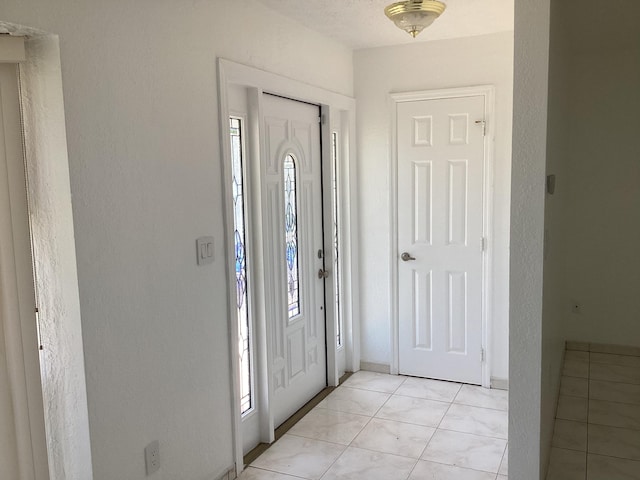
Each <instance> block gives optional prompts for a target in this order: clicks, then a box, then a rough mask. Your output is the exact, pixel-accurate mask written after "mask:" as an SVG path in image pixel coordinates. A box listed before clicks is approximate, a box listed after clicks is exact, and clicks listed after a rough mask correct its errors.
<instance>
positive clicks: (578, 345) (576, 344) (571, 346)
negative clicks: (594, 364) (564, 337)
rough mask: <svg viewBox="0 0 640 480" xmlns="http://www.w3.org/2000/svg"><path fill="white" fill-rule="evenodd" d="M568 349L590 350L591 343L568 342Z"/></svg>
mask: <svg viewBox="0 0 640 480" xmlns="http://www.w3.org/2000/svg"><path fill="white" fill-rule="evenodd" d="M567 350H577V351H581V352H588V351H589V344H588V343H587V342H567Z"/></svg>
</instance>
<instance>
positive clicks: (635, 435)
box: [588, 424, 640, 460]
mask: <svg viewBox="0 0 640 480" xmlns="http://www.w3.org/2000/svg"><path fill="white" fill-rule="evenodd" d="M588 445H589V453H596V454H599V455H608V456H610V457H620V458H628V459H630V460H640V431H638V430H629V429H627V428H620V427H608V426H605V425H592V424H589V444H588Z"/></svg>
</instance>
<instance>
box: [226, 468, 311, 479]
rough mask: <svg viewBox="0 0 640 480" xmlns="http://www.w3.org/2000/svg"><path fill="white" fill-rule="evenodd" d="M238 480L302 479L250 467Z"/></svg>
mask: <svg viewBox="0 0 640 480" xmlns="http://www.w3.org/2000/svg"><path fill="white" fill-rule="evenodd" d="M238 480H300V477H292V476H291V475H285V474H284V473H276V472H270V471H269V470H260V469H259V468H254V467H249V468H247V469H245V470H244V471H243V472H242V474H241V475H240V476H239V477H238Z"/></svg>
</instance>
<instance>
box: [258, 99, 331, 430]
mask: <svg viewBox="0 0 640 480" xmlns="http://www.w3.org/2000/svg"><path fill="white" fill-rule="evenodd" d="M263 118H264V146H263V147H264V149H263V156H262V159H263V161H262V165H261V169H262V172H261V175H262V183H263V202H262V204H263V215H262V216H263V219H264V220H263V222H264V223H263V230H264V244H265V257H264V258H265V265H264V268H265V293H266V311H267V329H268V332H269V333H268V335H269V340H268V341H269V362H270V367H271V368H270V376H271V378H270V384H271V388H272V392H273V396H272V401H273V415H274V424H275V426H276V427H277V426H279V425H280V424H282V423H283V422H284V421H285V420H286V419H287V418H289V417H290V416H291V415H293V414H294V413H295V412H296V411H297V410H298V409H299V408H300V407H302V406H303V405H304V404H305V403H306V402H307V401H309V400H310V399H311V398H313V397H314V396H315V395H316V394H317V393H318V392H320V390H322V389H323V388H324V387H325V386H326V385H327V373H326V346H325V315H324V278H319V277H322V275H320V276H319V274H318V273H319V271H320V270H322V269H323V244H322V182H321V153H320V152H321V151H320V124H319V118H320V112H319V107H318V106H316V105H309V104H306V103H301V102H297V101H294V100H289V99H284V98H281V97H276V96H273V95H268V94H265V95H263Z"/></svg>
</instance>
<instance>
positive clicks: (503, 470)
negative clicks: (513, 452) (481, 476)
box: [498, 445, 509, 477]
mask: <svg viewBox="0 0 640 480" xmlns="http://www.w3.org/2000/svg"><path fill="white" fill-rule="evenodd" d="M498 475H504V476H505V477H506V476H507V475H509V445H507V448H506V449H505V451H504V455H503V456H502V462H501V463H500V469H499V470H498Z"/></svg>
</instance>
